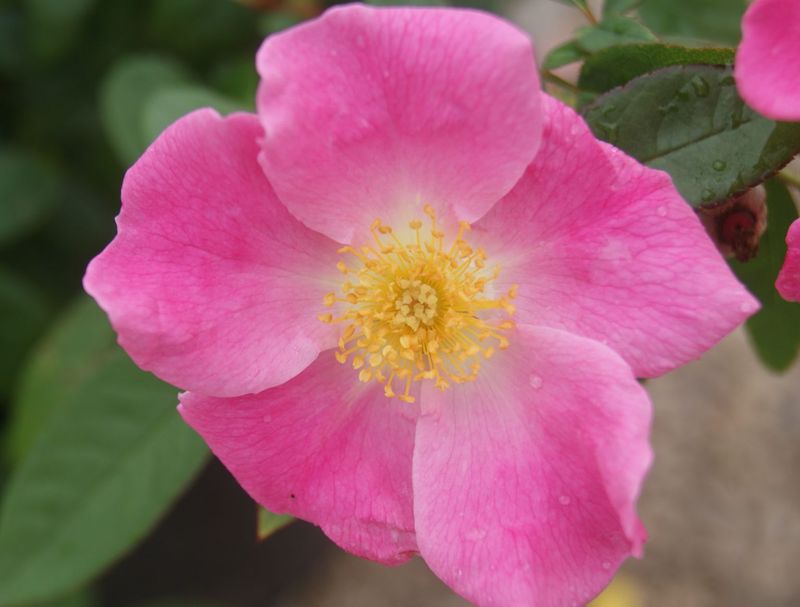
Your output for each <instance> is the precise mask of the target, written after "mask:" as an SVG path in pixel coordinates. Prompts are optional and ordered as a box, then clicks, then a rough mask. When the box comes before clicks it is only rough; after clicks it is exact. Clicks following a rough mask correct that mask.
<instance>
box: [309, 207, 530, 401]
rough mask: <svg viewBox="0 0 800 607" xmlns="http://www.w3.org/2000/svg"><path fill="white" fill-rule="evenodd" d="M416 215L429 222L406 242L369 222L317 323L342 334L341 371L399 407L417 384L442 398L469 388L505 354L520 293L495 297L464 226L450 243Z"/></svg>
mask: <svg viewBox="0 0 800 607" xmlns="http://www.w3.org/2000/svg"><path fill="white" fill-rule="evenodd" d="M424 212H425V215H426V216H427V219H428V221H427V222H423V221H422V220H420V219H414V220H413V221H411V222H410V223H409V226H408V227H409V228H410V231H409V232H408V234H409V235H410V236H409V237H408V238H407V239H406V240H407V242H404V241H403V240H401V238H400V237H398V236H397V235H396V233H395V231H394V230H393V229H392V228H391V227H390V226H388V225H385V224H384V223H383V222H382V221H381V220H380V219H376V220H375V221H374V222H373V223H372V225H371V227H370V231H371V233H372V242H370V243H368V244H366V245H364V246H361V247H359V248H356V247H352V246H346V247H343V248H341V249H340V250H339V253H340V254H342V255H343V256H344V258H345V260H346V261H345V260H342V261H339V262H338V263H337V265H336V267H337V268H338V269H339V271H340V272H341V273H342V274H343V275H344V277H345V282H344V283H343V284H342V287H341V292H340V293H328V294H327V295H325V297H324V298H323V301H322V303H323V305H324V306H325V307H326V308H329V309H330V310H331V311H327V312H324V313H321V314H320V315H319V316H318V318H319V319H320V321H322V322H325V323H331V324H339V325H341V326H342V333H341V336H340V338H339V347H338V350H337V351H336V353H335V355H336V359H337V360H338V361H339V362H340V363H342V364H350V365H351V366H352V367H353V369H354V375H356V376H357V377H358V380H359V381H362V382H365V383H366V382H373V381H376V382H379V383H380V384H381V385H383V391H384V394H385V395H386V396H387V397H389V398H392V397H396V398H398V399H400V400H401V401H403V402H407V403H413V402H414V396H413V395H412V394H411V387H412V384H414V383H415V382H418V381H431V382H433V383H434V385H435V386H436V387H437V388H439V389H440V390H446V389H448V388H449V387H451V386H452V385H453V384H460V383H464V382H469V381H474V380H475V378H476V377H477V376H478V373H479V372H480V369H481V364H482V362H483V361H486V360H488V359H490V358H492V357H493V356H496V355H497V352H498V351H501V350H505V349H506V348H508V345H509V341H508V334H509V332H510V331H511V329H512V328H513V326H514V325H513V323H512V322H511V320H510V317H511V316H512V315H513V313H514V305H513V304H512V303H511V300H513V299H514V298H515V297H516V294H517V288H518V287H517V285H512V286H511V288H510V289H509V290H508V291H507V292H505V293H503V294H501V295H500V296H497V295H496V294H495V289H494V288H493V285H492V283H493V282H494V281H495V280H496V279H497V278H498V276H499V274H500V269H499V268H498V267H495V268H493V269H491V270H490V269H488V267H487V264H486V261H487V259H486V253H485V252H484V251H483V250H482V249H480V248H477V249H475V248H473V247H471V246H470V245H469V244H468V243H467V241H466V240H465V239H464V235H465V233H466V232H468V231H469V230H470V225H469V224H468V223H466V222H462V223H461V224H460V225H459V229H458V233H457V235H456V236H455V238H454V239H453V241H452V242H451V243H449V245H448V244H446V243H445V234H444V232H442V230H441V229H440V227H439V226H438V225H437V221H436V213H435V212H434V210H433V208H432V207H431V206H430V205H426V206H425V208H424ZM426 224H429V225H426Z"/></svg>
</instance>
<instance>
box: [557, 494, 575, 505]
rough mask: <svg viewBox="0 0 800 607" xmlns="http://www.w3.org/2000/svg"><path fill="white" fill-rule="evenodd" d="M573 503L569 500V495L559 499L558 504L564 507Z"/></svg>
mask: <svg viewBox="0 0 800 607" xmlns="http://www.w3.org/2000/svg"><path fill="white" fill-rule="evenodd" d="M571 501H572V500H571V499H569V496H568V495H562V496H560V497H559V498H558V503H559V504H561V505H562V506H569V503H570V502H571Z"/></svg>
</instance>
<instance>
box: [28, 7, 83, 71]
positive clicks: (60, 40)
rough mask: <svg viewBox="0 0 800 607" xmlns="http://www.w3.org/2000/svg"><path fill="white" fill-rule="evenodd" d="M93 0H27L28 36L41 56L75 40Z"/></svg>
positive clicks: (47, 56)
mask: <svg viewBox="0 0 800 607" xmlns="http://www.w3.org/2000/svg"><path fill="white" fill-rule="evenodd" d="M94 4H95V0H28V1H27V2H26V5H27V8H28V15H29V19H30V26H31V32H30V40H31V43H32V44H33V48H34V51H35V52H36V54H37V55H38V56H39V57H40V58H42V59H50V58H52V57H55V56H57V55H59V54H60V53H62V52H63V51H64V50H66V49H67V48H68V47H70V46H71V45H72V44H73V42H75V41H76V40H78V38H79V37H80V34H81V30H82V28H83V24H84V22H85V21H86V18H87V17H88V15H89V13H90V12H91V10H92V8H93V7H94Z"/></svg>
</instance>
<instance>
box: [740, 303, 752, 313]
mask: <svg viewBox="0 0 800 607" xmlns="http://www.w3.org/2000/svg"><path fill="white" fill-rule="evenodd" d="M739 309H740V310H741V311H742V312H744V313H745V314H752V313H753V312H755V311H756V306H755V304H753V303H752V302H749V301H745V302H743V303H742V304H741V305H740V306H739Z"/></svg>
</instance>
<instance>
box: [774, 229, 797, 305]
mask: <svg viewBox="0 0 800 607" xmlns="http://www.w3.org/2000/svg"><path fill="white" fill-rule="evenodd" d="M786 244H787V245H788V246H789V248H788V250H787V251H786V261H785V262H784V263H783V268H781V273H780V274H779V275H778V280H777V282H776V283H775V286H776V287H777V289H778V291H779V292H780V294H781V296H782V297H783V298H784V299H786V300H788V301H797V302H800V219H798V220H796V221H795V222H794V223H793V224H792V225H791V227H790V228H789V233H788V234H787V235H786Z"/></svg>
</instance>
